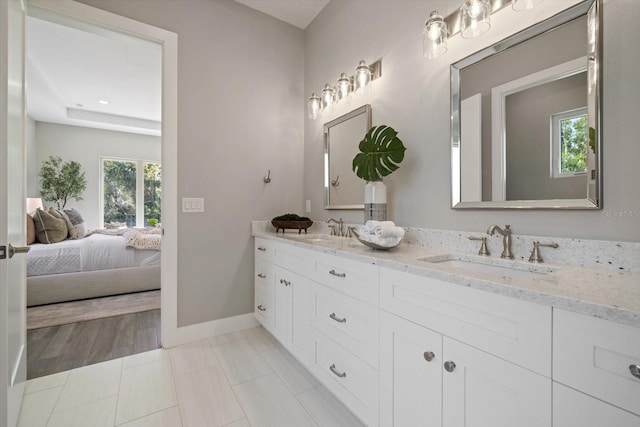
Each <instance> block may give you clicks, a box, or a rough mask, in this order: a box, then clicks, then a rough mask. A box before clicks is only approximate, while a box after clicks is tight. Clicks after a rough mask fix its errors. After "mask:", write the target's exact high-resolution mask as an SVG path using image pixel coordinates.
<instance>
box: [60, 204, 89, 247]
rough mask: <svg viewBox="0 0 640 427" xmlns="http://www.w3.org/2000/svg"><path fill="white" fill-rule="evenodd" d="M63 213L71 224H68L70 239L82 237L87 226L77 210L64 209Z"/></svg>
mask: <svg viewBox="0 0 640 427" xmlns="http://www.w3.org/2000/svg"><path fill="white" fill-rule="evenodd" d="M64 213H65V215H67V217H68V218H69V221H70V222H71V225H70V226H69V235H70V236H71V238H72V239H82V238H83V237H85V236H86V235H87V226H86V225H85V223H84V218H82V215H81V214H80V212H78V211H77V210H75V209H73V208H71V209H65V210H64Z"/></svg>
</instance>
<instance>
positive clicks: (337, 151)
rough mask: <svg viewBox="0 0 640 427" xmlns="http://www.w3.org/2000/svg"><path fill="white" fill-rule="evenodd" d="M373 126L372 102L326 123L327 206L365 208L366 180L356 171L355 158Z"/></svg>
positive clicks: (325, 174) (326, 207)
mask: <svg viewBox="0 0 640 427" xmlns="http://www.w3.org/2000/svg"><path fill="white" fill-rule="evenodd" d="M369 129H371V106H370V105H368V104H367V105H363V106H362V107H360V108H357V109H355V110H353V111H351V112H349V113H347V114H345V115H343V116H340V117H338V118H337V119H335V120H332V121H330V122H328V123H326V124H325V125H324V147H325V151H324V190H325V209H364V183H363V181H362V180H361V179H360V178H358V176H357V175H356V174H355V173H354V172H353V169H352V161H353V158H354V157H355V156H356V154H357V153H358V145H359V144H360V141H362V139H363V138H364V136H365V134H366V133H367V132H368V131H369Z"/></svg>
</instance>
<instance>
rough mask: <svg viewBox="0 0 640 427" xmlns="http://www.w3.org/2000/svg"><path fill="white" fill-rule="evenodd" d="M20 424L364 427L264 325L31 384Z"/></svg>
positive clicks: (22, 426) (62, 426) (35, 426)
mask: <svg viewBox="0 0 640 427" xmlns="http://www.w3.org/2000/svg"><path fill="white" fill-rule="evenodd" d="M18 425H19V426H20V427H40V426H42V427H44V426H47V427H58V426H60V427H76V426H77V427H88V426H90V427H102V426H105V427H107V426H108V427H113V426H123V427H200V426H203V427H204V426H206V427H210V426H220V427H222V426H229V427H246V426H253V427H258V426H272V427H288V426H291V427H303V426H330V427H338V426H345V427H346V426H362V424H361V423H360V422H359V421H358V420H357V419H356V418H355V417H354V416H353V415H352V414H351V413H350V412H349V411H348V410H347V409H346V408H345V407H344V406H343V405H342V404H341V403H339V402H338V401H337V400H336V399H335V398H334V397H333V396H332V395H331V394H330V393H329V392H328V391H327V390H326V389H325V388H324V387H323V386H321V385H320V384H319V383H318V382H317V380H315V379H314V378H313V376H311V374H309V373H308V372H307V370H306V369H305V368H304V367H303V366H302V365H300V364H299V363H298V362H297V361H296V360H295V359H293V357H292V356H291V355H290V354H289V353H288V352H287V351H286V350H284V348H283V347H282V346H281V345H280V344H279V343H278V342H277V341H276V340H275V339H274V338H273V337H272V336H271V335H270V334H269V333H268V332H266V331H265V330H264V328H262V327H258V328H253V329H247V330H245V331H241V332H236V333H233V334H229V335H222V336H219V337H214V338H210V339H208V340H205V341H198V342H195V343H191V344H187V345H183V346H179V347H174V348H172V349H169V350H164V349H158V350H153V351H149V352H146V353H140V354H136V355H132V356H127V357H124V358H120V359H115V360H110V361H107V362H102V363H98V364H95V365H90V366H84V367H82V368H77V369H72V370H70V371H65V372H60V373H57V374H53V375H49V376H46V377H40V378H36V379H33V380H29V381H27V386H26V391H25V396H24V401H23V405H22V411H21V413H20V420H19V423H18Z"/></svg>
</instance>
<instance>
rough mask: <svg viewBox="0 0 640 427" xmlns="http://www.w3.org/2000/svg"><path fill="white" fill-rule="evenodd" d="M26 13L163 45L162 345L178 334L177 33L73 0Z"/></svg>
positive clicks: (31, 3) (35, 4)
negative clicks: (94, 27)
mask: <svg viewBox="0 0 640 427" xmlns="http://www.w3.org/2000/svg"><path fill="white" fill-rule="evenodd" d="M27 14H28V15H29V16H36V17H38V16H42V17H46V19H48V20H51V18H52V17H55V19H56V20H58V21H61V22H60V23H64V22H62V21H67V22H74V23H76V24H77V23H78V22H80V23H87V24H90V25H94V26H97V27H102V28H107V29H109V30H112V31H116V32H119V33H124V34H127V35H130V36H133V37H137V38H141V39H144V40H148V41H152V42H155V43H158V44H160V45H161V46H162V136H161V138H162V176H163V179H162V226H163V229H164V232H163V234H164V235H163V238H162V252H161V265H162V267H161V269H162V272H161V287H162V292H161V303H160V306H161V336H162V346H163V347H172V346H174V345H176V344H177V343H178V342H179V339H178V305H177V304H178V227H177V224H178V196H177V194H178V192H177V187H178V35H177V34H176V33H173V32H171V31H167V30H164V29H162V28H158V27H154V26H152V25H149V24H145V23H142V22H138V21H135V20H133V19H130V18H125V17H123V16H120V15H116V14H114V13H111V12H107V11H104V10H102V9H98V8H95V7H92V6H87V5H85V4H81V3H77V2H75V1H72V0H55V1H52V0H28V7H27Z"/></svg>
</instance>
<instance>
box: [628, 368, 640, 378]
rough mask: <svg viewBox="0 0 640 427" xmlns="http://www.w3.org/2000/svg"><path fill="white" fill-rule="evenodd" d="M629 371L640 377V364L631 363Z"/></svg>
mask: <svg viewBox="0 0 640 427" xmlns="http://www.w3.org/2000/svg"><path fill="white" fill-rule="evenodd" d="M629 372H631V375H633V376H634V377H636V378H638V379H640V365H629Z"/></svg>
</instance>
